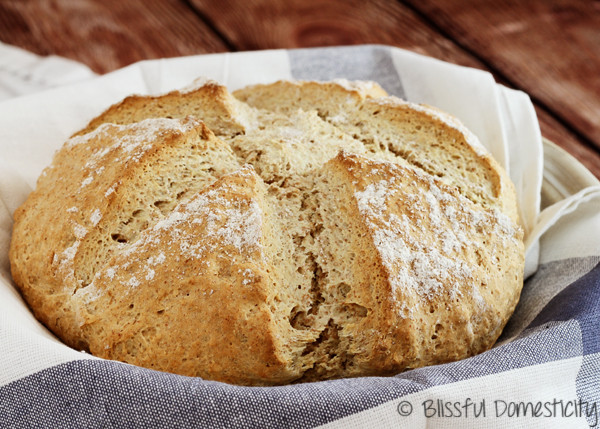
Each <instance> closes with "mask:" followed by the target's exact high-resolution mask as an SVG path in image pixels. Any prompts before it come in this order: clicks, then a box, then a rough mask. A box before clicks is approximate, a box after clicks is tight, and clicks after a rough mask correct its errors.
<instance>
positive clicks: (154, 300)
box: [9, 79, 524, 386]
mask: <svg viewBox="0 0 600 429" xmlns="http://www.w3.org/2000/svg"><path fill="white" fill-rule="evenodd" d="M14 219H15V223H14V228H13V235H12V240H11V247H10V252H9V256H10V262H11V271H12V275H13V279H14V281H15V283H16V284H17V286H18V287H19V289H20V291H21V293H22V294H23V296H24V298H25V299H26V301H27V303H28V304H29V306H30V307H31V309H32V311H33V312H34V314H35V316H36V317H37V318H38V319H39V320H40V321H42V322H43V323H44V324H45V325H46V326H47V327H48V328H49V329H51V330H52V331H53V332H54V333H55V334H56V335H57V336H59V337H60V338H61V339H62V340H63V341H64V342H65V343H66V344H68V345H69V346H71V347H73V348H76V349H79V350H84V351H87V352H90V353H92V354H94V355H96V356H98V357H102V358H106V359H114V360H119V361H123V362H127V363H131V364H134V365H139V366H143V367H147V368H152V369H156V370H160V371H168V372H173V373H177V374H181V375H187V376H197V377H202V378H205V379H210V380H217V381H222V382H227V383H233V384H242V385H254V386H268V385H282V384H288V383H293V382H305V381H318V380H324V379H331V378H339V377H358V376H369V375H377V376H382V375H393V374H397V373H399V372H401V371H404V370H407V369H411V368H418V367H422V366H425V365H435V364H440V363H445V362H451V361H455V360H459V359H463V358H466V357H469V356H473V355H475V354H477V353H481V352H483V351H485V350H487V349H489V348H490V347H492V346H493V344H494V343H495V341H496V340H497V338H498V337H499V335H500V334H501V332H502V329H503V328H504V325H505V324H506V322H507V320H508V318H509V317H510V315H511V314H512V312H513V311H514V308H515V306H516V304H517V301H518V299H519V295H520V291H521V288H522V285H523V266H524V247H523V231H522V229H521V227H520V225H519V218H518V208H517V202H516V197H515V192H514V189H513V185H512V184H511V182H510V180H509V179H508V176H507V174H506V172H505V171H504V170H503V169H502V168H501V167H500V166H499V165H498V164H497V162H496V161H494V160H493V159H492V158H491V156H490V155H489V154H488V153H487V151H486V150H485V149H484V148H483V146H482V145H481V144H480V143H479V141H478V140H477V138H476V137H475V136H474V135H473V134H472V133H471V132H470V131H468V130H467V129H466V128H465V127H464V126H463V125H462V124H461V123H460V122H459V121H458V120H457V119H456V118H453V117H451V116H450V115H448V114H446V113H444V112H441V111H439V110H437V109H435V108H433V107H429V106H423V105H416V104H413V103H409V102H406V101H404V100H400V99H397V98H395V97H392V96H388V95H387V94H386V93H385V91H384V90H383V89H382V88H381V87H380V86H379V85H378V84H376V83H374V82H350V81H346V80H342V79H338V80H334V81H331V82H316V81H279V82H275V83H272V84H266V85H253V86H249V87H246V88H243V89H240V90H238V91H235V92H233V93H229V91H228V90H227V88H225V87H224V86H222V85H220V84H218V83H216V82H214V81H210V80H199V81H197V82H195V83H194V84H192V85H191V86H190V87H188V88H185V89H183V90H180V91H173V92H170V93H168V94H164V95H160V96H130V97H127V98H126V99H125V100H123V101H122V102H120V103H117V104H115V105H114V106H111V107H110V108H108V109H107V110H106V111H105V112H104V113H102V114H101V115H99V116H98V117H97V118H95V119H93V120H92V121H91V122H90V123H89V124H88V125H87V126H86V127H85V128H84V129H82V130H81V131H80V132H78V133H76V134H75V135H74V136H73V137H72V138H71V139H69V140H68V141H67V142H66V143H65V144H64V145H63V147H62V148H61V149H60V150H59V151H58V152H57V153H56V154H55V156H54V159H53V161H52V164H51V165H50V166H49V167H47V168H46V169H45V170H44V171H43V173H42V175H41V176H40V178H39V179H38V183H37V187H36V189H35V191H34V192H32V193H31V195H30V196H29V198H28V199H27V201H26V202H25V203H24V204H23V205H22V206H21V207H20V208H19V209H17V211H16V212H15V215H14Z"/></svg>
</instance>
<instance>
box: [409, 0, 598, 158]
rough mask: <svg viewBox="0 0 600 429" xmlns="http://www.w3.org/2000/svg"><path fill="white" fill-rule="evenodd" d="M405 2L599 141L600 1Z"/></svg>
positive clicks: (592, 141) (586, 135)
mask: <svg viewBox="0 0 600 429" xmlns="http://www.w3.org/2000/svg"><path fill="white" fill-rule="evenodd" d="M407 3H410V4H412V6H413V7H414V8H415V9H417V10H419V11H420V13H422V14H423V15H425V16H427V17H428V18H429V19H431V20H432V21H433V22H434V23H435V24H436V25H437V26H438V28H439V29H440V31H442V32H443V33H444V34H446V35H448V36H449V37H451V38H452V39H454V40H456V41H457V42H458V43H459V44H460V45H462V46H464V47H466V48H467V49H468V50H469V51H471V52H473V53H476V56H478V57H479V58H481V59H482V60H483V61H484V62H485V63H486V64H489V65H491V66H492V67H493V68H494V69H495V70H496V71H498V72H500V73H501V74H502V75H503V76H505V77H506V78H507V79H508V80H509V81H510V82H512V83H513V85H515V86H517V87H519V88H522V89H524V90H525V91H527V92H528V93H529V94H530V95H531V96H532V97H533V98H534V99H535V100H536V101H538V104H541V105H544V106H545V107H546V108H547V109H548V110H549V111H550V112H552V113H553V114H554V116H555V117H557V118H560V119H561V120H562V121H565V123H566V125H567V127H572V128H573V130H575V131H576V132H577V133H579V134H580V135H581V136H583V138H584V139H586V140H587V141H588V143H589V144H593V145H595V146H596V147H597V148H600V2H598V1H589V0H552V1H540V0H536V1H521V0H496V1H493V2H492V1H486V0H463V1H460V2H452V1H443V0H407ZM475 30H476V31H475Z"/></svg>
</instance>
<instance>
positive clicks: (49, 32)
mask: <svg viewBox="0 0 600 429" xmlns="http://www.w3.org/2000/svg"><path fill="white" fill-rule="evenodd" d="M0 41H2V42H4V43H8V44H12V45H15V46H19V47H22V48H24V49H27V50H29V51H32V52H35V53H37V54H42V55H45V54H56V55H61V56H64V57H68V58H72V59H74V60H77V61H81V62H83V63H85V64H87V65H88V66H90V67H91V68H92V69H93V70H94V71H96V72H98V73H104V72H108V71H111V70H114V69H117V68H119V67H123V66H125V65H128V64H131V63H133V62H136V61H139V60H143V59H151V58H161V57H174V56H182V55H191V54H201V53H211V52H226V51H245V50H258V49H270V48H297V47H314V46H335V45H353V44H362V43H380V44H386V45H392V46H397V47H400V48H405V49H409V50H412V51H415V52H418V53H422V54H426V55H429V56H432V57H436V58H439V59H442V60H445V61H449V62H453V63H457V64H461V65H467V66H471V67H476V68H480V69H484V70H488V71H490V72H492V73H493V74H494V76H495V77H496V80H497V81H498V82H501V83H503V84H505V85H507V86H509V87H512V88H517V89H521V90H523V91H525V92H527V93H528V94H529V95H530V96H531V98H532V100H533V102H534V104H535V106H536V110H537V114H538V117H539V121H540V124H541V129H542V134H543V135H544V136H545V137H547V138H548V139H550V140H552V141H554V142H555V143H557V144H558V145H560V146H562V147H563V148H564V149H566V150H567V151H568V152H570V153H571V154H572V155H574V156H575V157H576V158H578V159H579V161H581V162H582V163H583V164H584V165H585V166H586V167H587V168H588V169H589V170H591V171H592V172H593V173H594V174H595V175H596V177H600V1H598V0H527V1H523V0H494V1H492V0H403V1H396V0H329V1H324V0H219V1H209V0H2V1H1V2H0Z"/></svg>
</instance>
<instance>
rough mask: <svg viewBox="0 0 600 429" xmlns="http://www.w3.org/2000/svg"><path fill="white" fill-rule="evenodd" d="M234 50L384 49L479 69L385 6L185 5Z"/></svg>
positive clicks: (395, 7)
mask: <svg viewBox="0 0 600 429" xmlns="http://www.w3.org/2000/svg"><path fill="white" fill-rule="evenodd" d="M189 3H190V5H192V6H193V7H194V8H196V10H197V11H198V13H199V14H200V15H201V16H203V17H204V18H205V19H206V20H207V22H209V23H210V25H211V26H212V27H214V28H215V29H217V30H218V32H219V34H221V35H222V36H223V37H224V38H226V39H227V41H228V42H229V43H230V44H231V45H233V46H235V47H236V48H237V49H238V50H256V49H277V48H288V49H289V48H305V47H316V46H340V45H355V44H367V43H376V44H385V45H394V46H398V47H402V48H406V49H409V50H412V51H415V52H418V53H423V54H427V55H430V56H433V57H435V58H439V59H441V60H445V61H451V62H453V63H456V64H461V65H465V66H476V65H477V64H479V63H478V62H477V61H475V60H474V59H473V57H472V56H471V55H468V54H466V53H464V52H463V51H462V50H457V49H456V46H455V45H454V44H453V43H452V41H450V40H448V39H447V38H445V37H443V36H440V35H439V34H438V33H436V32H435V31H432V30H431V28H429V27H428V26H427V25H424V23H423V21H422V19H421V18H419V16H418V15H417V14H415V13H414V12H413V11H412V10H411V9H410V8H407V7H405V6H403V5H401V4H400V3H397V2H394V1H388V0H367V1H363V0H329V1H321V0H287V1H274V0H221V1H219V3H218V4H216V3H215V2H213V1H210V0H189Z"/></svg>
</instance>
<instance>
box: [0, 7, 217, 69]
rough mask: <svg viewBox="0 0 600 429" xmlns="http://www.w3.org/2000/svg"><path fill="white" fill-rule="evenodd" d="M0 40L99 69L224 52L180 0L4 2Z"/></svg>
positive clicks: (210, 32) (0, 18)
mask: <svg viewBox="0 0 600 429" xmlns="http://www.w3.org/2000/svg"><path fill="white" fill-rule="evenodd" d="M0 40H2V42H4V43H8V44H12V45H15V46H19V47H22V48H24V49H27V50H29V51H32V52H34V53H37V54H41V55H47V54H56V55H61V56H64V57H67V58H71V59H74V60H77V61H80V62H83V63H85V64H87V65H88V66H90V67H91V68H92V69H93V70H94V71H96V72H99V73H103V72H107V71H111V70H114V69H116V68H119V67H122V66H125V65H128V64H131V63H133V62H136V61H139V60H143V59H150V58H162V57H173V56H181V55H190V54H199V53H206V52H223V51H227V50H228V47H227V45H226V43H224V41H223V40H222V39H221V38H220V37H218V35H217V34H215V33H214V32H213V31H212V30H211V29H210V27H209V26H207V25H206V24H205V23H204V21H202V20H201V19H200V18H199V17H198V16H197V15H196V14H195V13H194V12H193V11H192V10H191V9H190V8H189V7H188V6H187V5H186V4H185V3H184V2H183V1H180V0H166V1H163V0H143V1H141V0H140V1H137V0H136V1H129V0H128V1H122V0H103V1H93V0H86V1H83V0H78V1H72V0H26V1H24V0H3V1H2V2H0Z"/></svg>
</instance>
